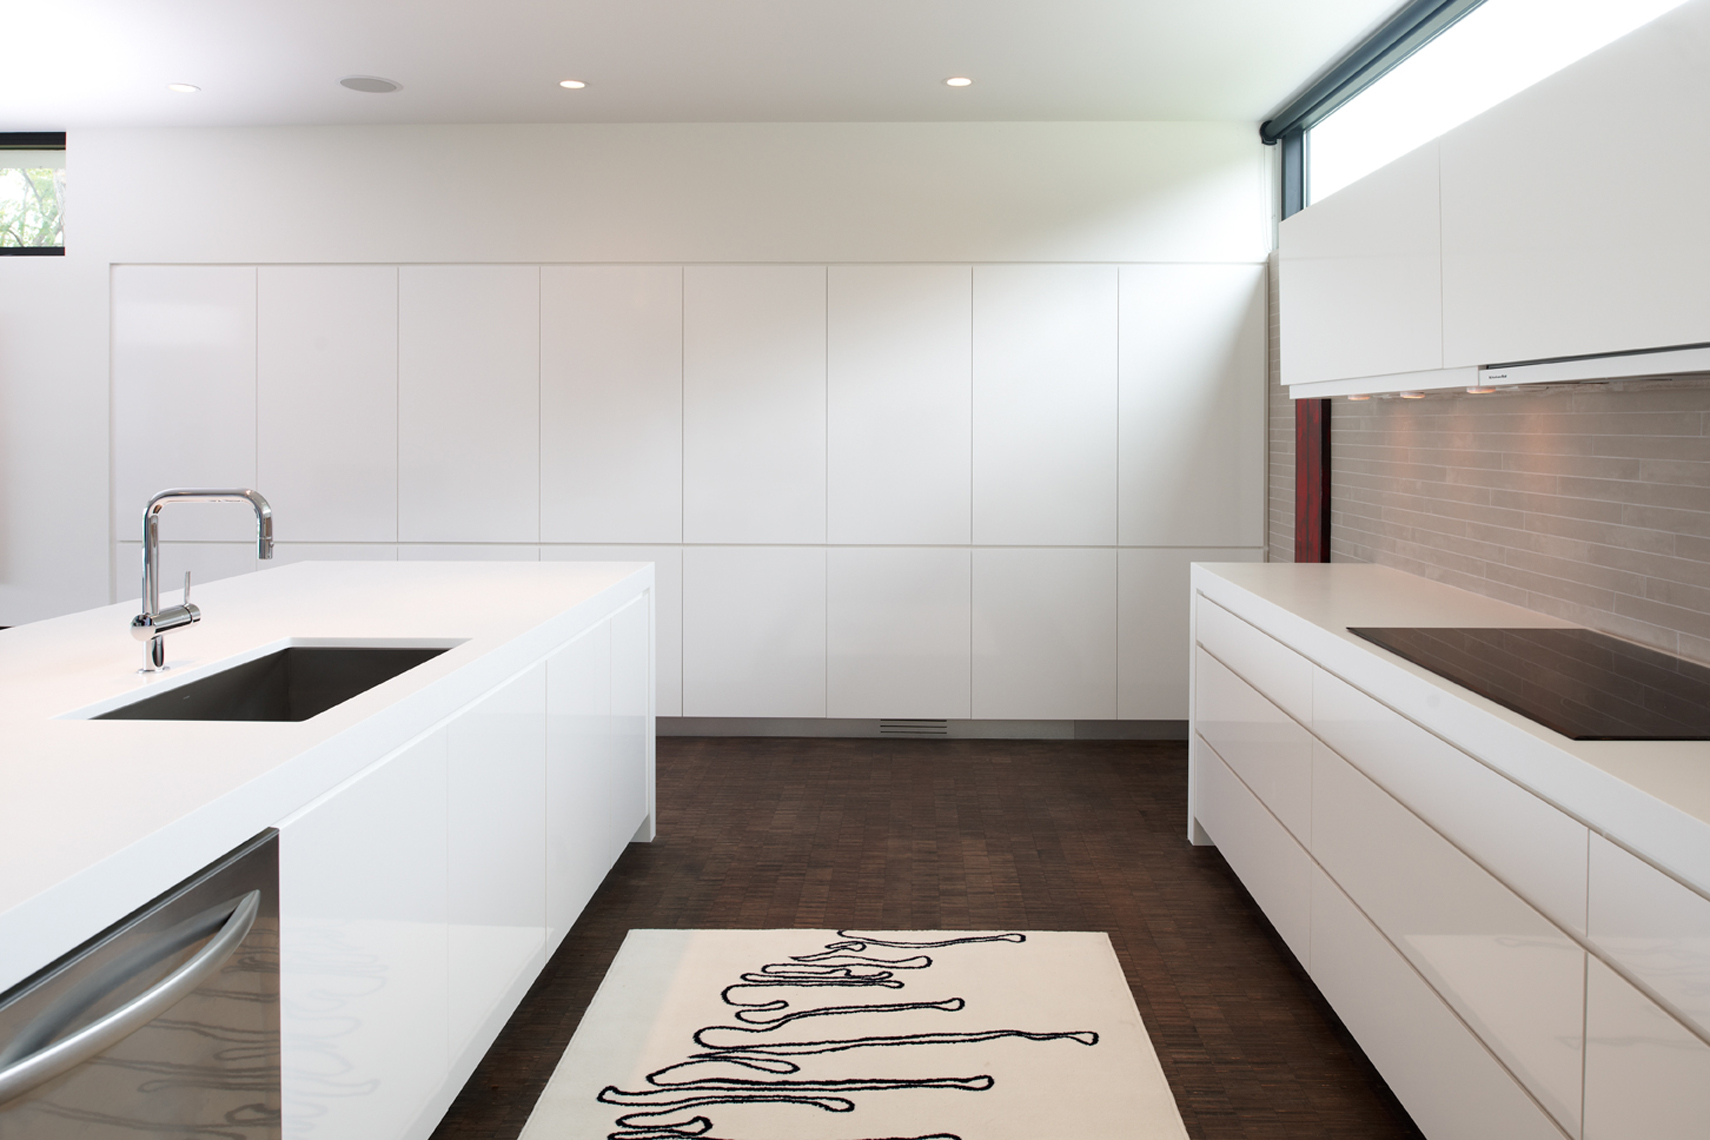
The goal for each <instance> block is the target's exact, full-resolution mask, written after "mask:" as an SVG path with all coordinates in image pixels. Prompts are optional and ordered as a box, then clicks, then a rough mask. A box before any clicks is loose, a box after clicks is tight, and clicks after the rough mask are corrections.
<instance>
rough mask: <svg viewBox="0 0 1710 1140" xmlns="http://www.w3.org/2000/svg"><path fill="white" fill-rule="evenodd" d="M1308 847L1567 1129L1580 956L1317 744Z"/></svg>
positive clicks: (1576, 1060)
mask: <svg viewBox="0 0 1710 1140" xmlns="http://www.w3.org/2000/svg"><path fill="white" fill-rule="evenodd" d="M1312 819H1313V828H1314V842H1313V854H1315V855H1316V856H1317V857H1318V861H1319V863H1321V864H1322V865H1323V867H1324V869H1325V870H1326V871H1328V872H1329V873H1330V876H1331V877H1332V878H1333V879H1335V880H1336V882H1337V884H1338V885H1339V886H1340V887H1341V888H1342V889H1343V890H1344V891H1345V892H1347V894H1348V895H1349V897H1350V898H1352V899H1353V900H1354V902H1355V903H1356V904H1357V905H1358V906H1359V907H1360V909H1361V910H1363V911H1365V912H1366V916H1367V917H1368V918H1369V919H1371V921H1372V922H1373V923H1375V924H1376V925H1377V927H1378V929H1379V930H1381V931H1383V932H1384V934H1386V935H1388V937H1389V940H1390V941H1391V942H1392V943H1394V944H1395V946H1396V948H1397V949H1398V950H1400V951H1401V953H1402V954H1403V955H1404V956H1405V957H1406V958H1407V959H1408V960H1409V961H1410V962H1412V963H1413V966H1414V968H1415V969H1417V970H1418V971H1419V973H1420V974H1422V975H1424V977H1425V980H1426V981H1427V982H1429V983H1430V984H1431V986H1432V988H1434V989H1435V990H1436V991H1437V992H1438V993H1439V994H1440V995H1442V997H1443V999H1444V1000H1445V1001H1447V1002H1448V1003H1449V1005H1450V1006H1451V1007H1453V1008H1454V1010H1455V1012H1457V1013H1459V1014H1460V1015H1461V1017H1462V1018H1463V1019H1464V1020H1465V1021H1466V1023H1467V1024H1468V1025H1470V1026H1471V1027H1472V1029H1473V1031H1474V1032H1475V1033H1476V1034H1478V1036H1479V1037H1480V1038H1481V1039H1482V1040H1483V1041H1484V1042H1485V1044H1486V1045H1488V1046H1489V1047H1490V1050H1491V1052H1493V1053H1495V1054H1496V1055H1497V1057H1498V1058H1500V1059H1501V1061H1502V1063H1503V1064H1505V1065H1507V1066H1508V1068H1509V1070H1510V1071H1511V1072H1513V1073H1514V1075H1515V1076H1516V1077H1518V1078H1519V1079H1520V1081H1521V1083H1522V1084H1524V1085H1525V1086H1526V1087H1527V1088H1529V1089H1531V1090H1532V1093H1533V1095H1535V1096H1536V1097H1537V1098H1538V1100H1539V1102H1540V1103H1541V1104H1543V1106H1544V1107H1545V1108H1546V1109H1548V1110H1549V1112H1550V1114H1551V1115H1552V1116H1554V1117H1555V1118H1556V1119H1557V1120H1559V1121H1561V1123H1562V1124H1563V1126H1564V1127H1566V1128H1567V1129H1568V1130H1569V1131H1570V1132H1572V1131H1575V1130H1576V1129H1577V1127H1578V1123H1579V1103H1580V1064H1581V1058H1580V1049H1579V1036H1580V1031H1581V1027H1582V1025H1583V1020H1582V1019H1583V1016H1584V1008H1583V1004H1582V1003H1583V1001H1584V996H1583V995H1584V991H1583V987H1584V985H1585V951H1584V950H1582V949H1580V947H1579V945H1578V944H1577V943H1575V942H1574V941H1573V940H1572V939H1571V938H1569V937H1568V936H1567V935H1565V934H1563V933H1562V932H1561V931H1560V930H1559V929H1557V928H1556V927H1555V926H1553V925H1551V923H1550V922H1549V921H1548V920H1547V919H1545V918H1544V916H1543V915H1541V914H1539V913H1538V912H1537V911H1535V910H1533V909H1532V908H1531V907H1530V906H1528V905H1527V904H1526V903H1525V902H1523V901H1522V900H1521V899H1520V897H1519V896H1518V895H1516V894H1515V893H1514V892H1513V891H1510V890H1509V889H1508V888H1507V887H1505V886H1503V885H1502V884H1501V883H1499V882H1497V881H1496V880H1495V879H1494V878H1492V877H1491V876H1490V875H1489V874H1488V873H1487V872H1485V871H1484V870H1483V869H1482V868H1480V867H1479V866H1478V864H1476V863H1474V862H1473V861H1472V860H1471V859H1468V858H1467V857H1466V856H1465V855H1463V854H1462V853H1461V852H1459V851H1457V850H1456V849H1455V848H1454V846H1453V845H1452V844H1450V843H1449V842H1448V841H1447V840H1446V839H1444V838H1443V837H1442V836H1441V835H1438V834H1437V833H1436V832H1435V831H1432V830H1431V828H1429V827H1427V826H1426V825H1425V824H1424V823H1422V822H1421V821H1420V820H1419V818H1418V817H1417V816H1415V815H1413V814H1412V813H1411V812H1409V811H1408V810H1407V809H1406V808H1404V807H1402V806H1401V805H1400V804H1399V803H1397V802H1396V801H1395V800H1394V799H1392V798H1391V797H1390V796H1389V795H1388V794H1387V793H1386V792H1384V790H1383V789H1382V788H1380V787H1378V786H1377V785H1376V784H1374V783H1372V782H1371V781H1370V780H1368V779H1366V777H1365V776H1363V775H1361V774H1360V773H1359V772H1357V771H1355V770H1354V768H1353V767H1352V766H1351V765H1349V764H1348V763H1347V762H1346V761H1344V760H1343V759H1342V758H1341V757H1339V756H1337V755H1336V754H1335V753H1334V752H1331V751H1330V750H1329V749H1328V748H1325V747H1324V746H1323V745H1319V746H1318V747H1317V749H1316V750H1315V752H1314V755H1313V767H1312Z"/></svg>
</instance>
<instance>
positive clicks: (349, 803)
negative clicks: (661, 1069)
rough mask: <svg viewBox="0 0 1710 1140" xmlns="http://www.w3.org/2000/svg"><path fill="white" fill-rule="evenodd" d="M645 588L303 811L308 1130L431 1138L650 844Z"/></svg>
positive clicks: (299, 824)
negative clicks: (643, 844) (525, 1001)
mask: <svg viewBox="0 0 1710 1140" xmlns="http://www.w3.org/2000/svg"><path fill="white" fill-rule="evenodd" d="M650 626H651V605H650V602H649V599H648V598H647V597H645V596H643V597H642V598H640V599H638V600H636V601H633V602H630V603H629V604H628V605H626V606H624V607H623V608H621V609H619V610H617V611H616V612H615V613H613V614H611V615H610V616H609V617H607V618H605V619H603V620H600V621H599V622H597V623H596V624H595V625H594V626H593V627H591V628H590V629H588V630H586V631H585V632H584V633H582V634H581V635H580V636H578V637H576V638H575V639H573V640H571V641H569V642H568V643H565V644H563V645H561V646H559V647H558V648H557V649H555V650H554V651H553V652H552V653H550V654H549V655H548V656H547V657H546V658H545V659H544V660H542V661H538V662H536V663H535V664H534V665H532V666H530V667H529V668H528V669H526V670H525V671H523V672H522V673H520V674H518V675H516V676H514V677H512V678H510V679H509V680H507V681H505V682H503V683H501V684H499V685H498V686H496V687H495V688H494V689H492V690H491V691H489V692H488V693H486V694H485V695H483V696H482V697H480V698H478V699H477V700H475V701H473V702H471V703H469V704H466V705H464V706H463V707H462V708H461V709H459V710H457V711H455V712H453V713H452V714H451V715H450V716H449V717H448V719H447V720H446V721H444V722H442V724H441V725H440V727H438V728H435V729H434V730H432V731H431V732H429V733H428V734H427V735H425V736H423V737H422V738H420V739H419V740H417V741H415V742H414V743H412V744H409V745H407V746H405V747H404V748H402V749H400V750H398V751H397V752H395V753H393V754H392V755H390V756H388V757H386V758H384V759H382V760H380V761H378V762H377V763H375V764H373V765H372V766H370V767H369V768H367V769H366V770H364V771H363V772H361V773H359V774H358V775H356V776H355V777H353V778H351V779H350V780H348V781H346V782H345V783H344V784H342V785H340V786H339V787H337V788H335V789H334V790H333V791H331V792H329V793H328V794H326V795H325V796H323V797H321V798H320V799H319V800H317V801H315V802H314V803H311V804H310V805H308V806H307V807H305V808H303V809H302V810H301V811H299V812H297V813H296V814H295V815H293V816H291V817H290V818H288V819H286V820H284V821H282V822H281V823H280V825H279V830H280V915H281V970H280V987H281V993H282V995H283V1006H282V1014H281V1023H282V1026H283V1045H284V1096H285V1113H286V1134H287V1135H301V1136H307V1137H313V1138H317V1140H349V1138H351V1137H361V1138H362V1140H422V1138H424V1137H426V1136H427V1135H428V1134H429V1133H430V1132H431V1131H432V1130H433V1127H434V1125H435V1124H436V1123H437V1122H438V1119H439V1115H440V1114H441V1113H443V1111H444V1110H445V1108H446V1106H447V1105H448V1104H450V1102H451V1098H452V1097H453V1096H454V1095H455V1094H456V1093H457V1091H458V1090H459V1089H460V1088H461V1087H462V1085H463V1082H464V1081H465V1080H466V1079H467V1078H468V1076H469V1074H470V1073H471V1072H473V1070H474V1068H475V1065H476V1064H477V1063H478V1062H479V1060H480V1059H481V1056H482V1055H483V1054H484V1053H485V1052H486V1050H487V1047H488V1046H489V1045H490V1044H491V1043H492V1041H493V1038H494V1037H495V1036H496V1035H497V1033H498V1031H499V1030H500V1028H502V1027H503V1025H504V1023H505V1021H506V1019H507V1018H509V1017H510V1015H511V1013H512V1012H513V1011H514V1010H515V1008H516V1006H517V1003H518V1002H519V1001H520V1000H521V998H522V996H523V994H524V993H525V992H527V989H528V987H529V985H530V984H531V983H532V982H533V980H534V978H535V976H536V975H537V974H538V973H539V970H540V967H541V966H542V965H543V964H544V963H545V960H546V957H547V954H548V953H549V952H550V950H551V949H553V948H555V947H556V946H557V944H558V942H559V941H560V940H562V938H563V936H564V934H565V932H566V931H568V930H569V928H570V926H571V924H573V923H574V922H575V921H576V918H577V916H578V915H579V914H580V913H581V911H582V908H583V907H584V906H585V905H586V903H587V901H588V899H589V898H590V897H591V896H592V895H593V893H594V890H595V889H596V888H597V887H598V886H599V884H600V882H601V880H602V879H603V878H604V877H605V874H606V872H607V871H608V870H609V869H610V868H611V866H612V864H613V863H614V862H615V861H616V860H617V858H618V856H619V855H620V854H621V853H622V851H623V849H624V846H625V845H626V844H627V843H629V842H630V841H631V839H632V838H636V839H647V838H651V837H652V833H653V829H652V824H651V818H650V816H651V813H652V802H651V800H652V778H653V764H652V761H653V753H652V732H653V722H652V706H651V700H650V688H649V686H650V684H651V670H650V667H649V660H650V657H651V652H650V639H651V636H652V634H651V628H650Z"/></svg>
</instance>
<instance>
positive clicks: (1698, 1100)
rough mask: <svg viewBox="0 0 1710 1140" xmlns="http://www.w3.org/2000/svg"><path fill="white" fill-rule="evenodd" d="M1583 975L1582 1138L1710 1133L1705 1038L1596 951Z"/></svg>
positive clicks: (1693, 1139)
mask: <svg viewBox="0 0 1710 1140" xmlns="http://www.w3.org/2000/svg"><path fill="white" fill-rule="evenodd" d="M1585 982H1586V987H1585V989H1586V993H1585V1002H1586V1006H1585V1012H1586V1019H1585V1134H1584V1135H1585V1140H1703V1138H1704V1137H1705V1136H1710V1045H1706V1044H1705V1043H1704V1041H1703V1039H1702V1038H1700V1037H1698V1036H1697V1035H1696V1034H1694V1033H1692V1032H1691V1031H1690V1030H1688V1029H1687V1028H1686V1026H1684V1025H1682V1024H1681V1023H1680V1022H1678V1021H1676V1020H1675V1019H1674V1018H1672V1017H1670V1016H1669V1015H1668V1014H1667V1013H1664V1012H1663V1010H1662V1008H1661V1007H1660V1006H1658V1005H1657V1004H1656V1003H1655V1002H1653V1001H1651V1000H1650V999H1649V998H1647V997H1646V996H1645V995H1644V994H1642V993H1640V992H1639V991H1638V990H1636V989H1634V988H1633V987H1632V986H1630V985H1628V984H1627V983H1626V982H1625V981H1624V980H1622V978H1621V977H1620V976H1619V975H1617V974H1616V973H1615V971H1613V970H1611V969H1610V968H1609V967H1608V966H1605V965H1604V964H1603V963H1602V962H1599V961H1598V960H1597V959H1596V958H1592V959H1591V960H1590V968H1589V972H1588V973H1587V975H1586V979H1585Z"/></svg>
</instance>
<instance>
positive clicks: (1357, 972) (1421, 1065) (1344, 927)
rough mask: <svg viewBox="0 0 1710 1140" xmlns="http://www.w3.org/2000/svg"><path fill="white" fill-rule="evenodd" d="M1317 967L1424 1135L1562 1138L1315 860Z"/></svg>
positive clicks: (1480, 1139) (1323, 987)
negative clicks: (1316, 864)
mask: <svg viewBox="0 0 1710 1140" xmlns="http://www.w3.org/2000/svg"><path fill="white" fill-rule="evenodd" d="M1311 974H1312V980H1313V981H1314V982H1316V983H1317V984H1318V988H1319V990H1320V991H1321V992H1322V993H1323V994H1324V997H1325V998H1326V1000H1328V1001H1329V1002H1330V1005H1331V1007H1332V1008H1334V1009H1335V1010H1336V1013H1337V1016H1339V1017H1340V1018H1341V1019H1342V1022H1343V1024H1344V1025H1346V1026H1347V1027H1348V1031H1349V1032H1350V1033H1352V1034H1353V1035H1354V1039H1355V1040H1356V1041H1358V1042H1359V1043H1360V1047H1361V1048H1362V1049H1364V1050H1365V1051H1366V1056H1368V1057H1370V1058H1371V1061H1372V1064H1373V1065H1376V1066H1377V1070H1378V1072H1380V1073H1382V1074H1383V1078H1384V1080H1385V1081H1387V1082H1389V1087H1390V1089H1391V1090H1393V1091H1394V1093H1395V1095H1396V1097H1397V1098H1398V1099H1399V1100H1400V1101H1401V1103H1402V1104H1403V1105H1405V1106H1406V1108H1407V1111H1408V1112H1409V1113H1410V1114H1412V1116H1413V1120H1414V1122H1415V1123H1417V1124H1418V1125H1419V1128H1420V1130H1421V1131H1422V1132H1424V1133H1425V1135H1427V1136H1430V1137H1434V1138H1447V1137H1454V1138H1455V1140H1562V1134H1561V1132H1560V1130H1559V1129H1557V1128H1556V1126H1555V1125H1554V1124H1553V1123H1552V1122H1551V1121H1550V1118H1549V1116H1548V1114H1546V1113H1545V1112H1544V1111H1543V1110H1541V1109H1540V1108H1539V1107H1538V1106H1537V1104H1536V1102H1534V1101H1533V1100H1532V1098H1531V1097H1529V1096H1527V1095H1526V1092H1525V1090H1524V1089H1522V1088H1521V1087H1520V1086H1519V1084H1517V1083H1516V1082H1515V1080H1514V1078H1513V1077H1512V1076H1510V1075H1509V1074H1508V1072H1507V1071H1506V1070H1505V1069H1503V1067H1502V1066H1501V1065H1499V1064H1497V1062H1496V1060H1495V1059H1494V1058H1493V1057H1491V1055H1490V1053H1489V1052H1487V1051H1486V1050H1485V1048H1484V1046H1482V1045H1480V1044H1479V1042H1478V1039H1477V1038H1475V1037H1474V1036H1473V1035H1472V1034H1471V1033H1469V1032H1468V1031H1467V1027H1466V1026H1465V1025H1463V1024H1462V1023H1461V1021H1460V1019H1459V1018H1457V1017H1456V1016H1455V1015H1454V1014H1453V1013H1452V1012H1450V1010H1449V1007H1448V1006H1446V1005H1444V1004H1443V1002H1442V1000H1441V999H1440V998H1439V997H1438V996H1437V995H1436V994H1435V993H1433V992H1432V991H1431V987H1429V986H1427V985H1426V984H1425V983H1424V981H1422V980H1421V979H1420V977H1419V975H1418V974H1417V973H1415V972H1414V970H1413V968H1412V967H1410V966H1409V965H1408V964H1407V961H1406V960H1405V959H1404V958H1402V957H1401V955H1399V954H1397V953H1396V952H1395V948H1394V947H1392V946H1391V945H1390V944H1389V943H1388V942H1387V941H1385V940H1384V937H1383V935H1381V934H1379V933H1378V931H1377V929H1376V928H1375V927H1373V926H1372V924H1371V923H1370V922H1368V921H1367V920H1366V918H1365V916H1364V915H1362V914H1361V913H1360V911H1359V909H1358V908H1357V907H1355V906H1354V904H1353V903H1351V902H1350V901H1348V897H1347V896H1346V895H1344V894H1343V893H1342V891H1341V890H1340V889H1339V888H1338V887H1337V886H1336V884H1335V883H1333V882H1331V881H1330V879H1329V877H1328V876H1326V875H1325V874H1324V872H1323V871H1322V870H1320V869H1318V868H1316V867H1314V868H1313V869H1312V967H1311Z"/></svg>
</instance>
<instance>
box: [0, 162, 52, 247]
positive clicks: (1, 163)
mask: <svg viewBox="0 0 1710 1140" xmlns="http://www.w3.org/2000/svg"><path fill="white" fill-rule="evenodd" d="M64 149H65V132H64V131H0V166H3V165H5V163H4V157H5V154H6V152H7V151H9V150H64ZM64 256H65V247H64V246H63V245H25V246H16V245H8V246H0V257H64Z"/></svg>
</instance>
